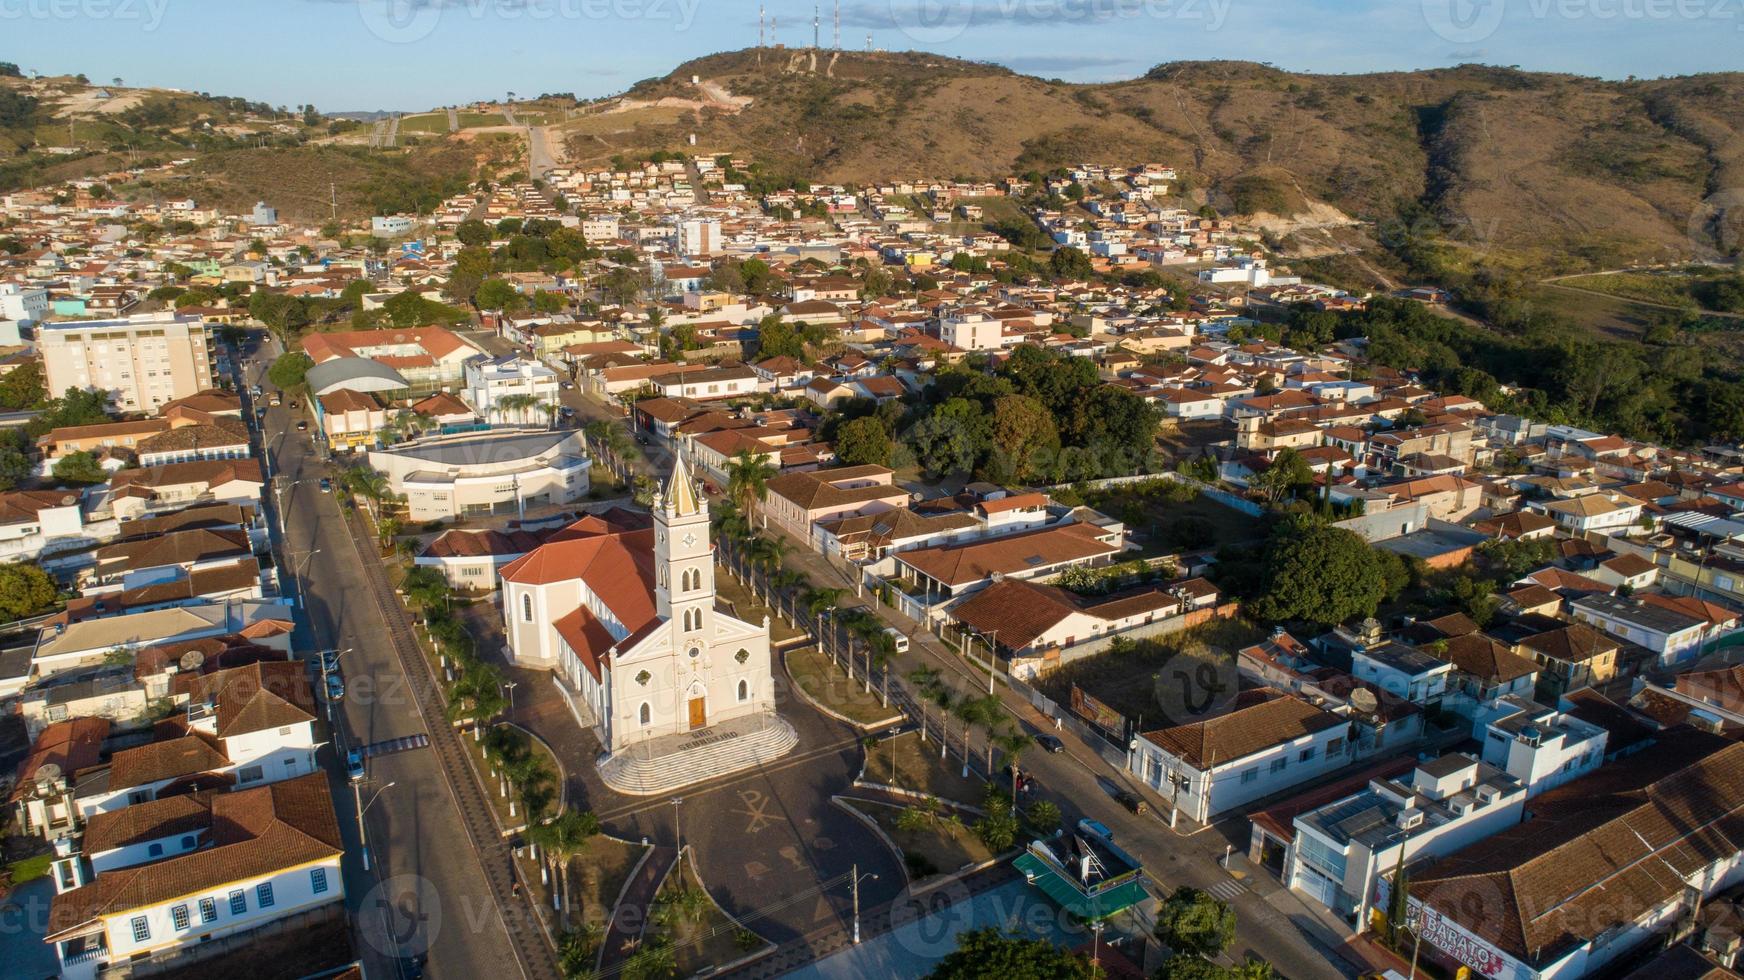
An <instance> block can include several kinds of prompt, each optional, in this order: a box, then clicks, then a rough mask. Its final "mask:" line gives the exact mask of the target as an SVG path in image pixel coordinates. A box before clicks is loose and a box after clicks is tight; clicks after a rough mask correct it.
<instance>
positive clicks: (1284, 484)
mask: <svg viewBox="0 0 1744 980" xmlns="http://www.w3.org/2000/svg"><path fill="white" fill-rule="evenodd" d="M1313 483H1314V470H1313V468H1311V467H1310V466H1309V465H1308V461H1307V460H1305V459H1303V458H1302V455H1301V454H1300V453H1298V452H1296V450H1294V449H1290V448H1288V447H1286V448H1284V449H1281V450H1279V451H1278V455H1276V456H1274V457H1272V465H1270V466H1268V467H1266V468H1265V471H1264V472H1262V473H1260V474H1259V475H1258V476H1255V477H1254V478H1253V480H1252V482H1251V486H1252V487H1253V489H1255V490H1258V491H1259V492H1260V493H1262V494H1264V495H1265V498H1266V500H1268V501H1270V502H1271V503H1273V504H1276V503H1278V502H1279V501H1281V500H1283V499H1284V498H1286V497H1290V496H1293V495H1294V494H1295V493H1296V491H1297V489H1298V488H1300V487H1305V486H1312V485H1313Z"/></svg>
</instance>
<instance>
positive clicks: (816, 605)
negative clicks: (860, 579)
mask: <svg viewBox="0 0 1744 980" xmlns="http://www.w3.org/2000/svg"><path fill="white" fill-rule="evenodd" d="M847 592H848V590H847V589H837V588H830V587H827V586H826V587H824V588H821V589H810V590H808V591H807V592H806V593H805V595H804V596H803V597H802V598H803V600H804V602H805V608H806V610H807V611H808V612H810V613H811V618H812V628H813V629H814V630H815V632H816V635H817V638H818V642H819V643H820V644H822V645H823V647H824V652H826V653H828V654H829V655H830V660H831V661H832V662H834V663H835V664H836V666H838V667H840V666H841V662H840V661H839V660H836V655H835V652H834V651H833V649H832V646H833V644H831V643H830V641H829V637H828V636H827V635H826V634H825V633H824V626H823V616H824V613H825V612H826V611H828V610H830V609H834V608H835V607H836V604H837V603H838V602H841V601H842V596H844V595H846V594H847Z"/></svg>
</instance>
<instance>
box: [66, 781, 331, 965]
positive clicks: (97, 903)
mask: <svg viewBox="0 0 1744 980" xmlns="http://www.w3.org/2000/svg"><path fill="white" fill-rule="evenodd" d="M327 786H328V784H327V777H326V776H325V775H321V774H312V775H308V776H304V777H302V778H299V779H292V780H287V781H285V782H280V783H274V784H272V785H268V786H259V787H252V788H246V789H236V790H232V791H230V792H218V793H199V794H194V795H193V796H178V797H171V798H168V799H164V800H160V801H157V802H153V803H144V804H141V805H140V808H139V809H137V810H135V808H134V807H128V808H127V810H124V811H121V812H119V813H116V814H112V815H105V816H104V818H103V819H94V826H92V827H91V828H89V829H88V831H87V834H86V840H85V846H86V848H87V849H100V850H97V851H96V852H95V853H97V854H99V855H101V856H102V858H103V864H104V867H105V870H102V871H90V870H87V869H86V867H85V866H84V863H83V861H82V859H81V858H80V857H79V856H73V857H69V858H64V859H62V860H61V861H58V862H57V866H56V867H55V868H54V869H53V871H52V872H51V877H52V879H53V880H54V882H55V886H56V894H55V896H54V900H53V904H52V905H51V907H50V910H49V915H48V923H47V936H46V939H47V941H48V942H49V943H50V944H51V945H53V947H54V949H55V953H56V955H57V957H58V958H59V960H60V964H61V976H62V977H66V978H69V980H90V978H94V977H96V976H98V975H99V974H100V973H101V972H103V971H104V970H106V969H108V968H110V967H111V966H113V965H128V964H133V965H135V966H136V967H137V965H138V964H139V962H140V961H141V960H147V959H150V958H152V957H154V956H160V955H164V954H168V953H171V952H172V951H174V950H176V949H177V948H180V947H183V946H188V945H193V944H195V943H200V942H207V941H211V940H213V939H217V938H220V937H222V936H226V935H234V934H236V933H241V932H245V931H247V930H250V929H254V928H256V927H258V926H261V925H264V924H266V923H268V922H272V921H274V920H277V919H281V918H284V917H286V916H292V915H297V914H300V913H303V912H306V911H309V910H311V909H315V908H318V907H321V906H325V905H328V904H332V903H337V902H342V901H343V900H344V898H345V881H344V877H343V875H342V874H341V873H340V859H341V857H342V856H343V854H344V851H345V842H344V840H343V839H342V838H341V836H340V834H339V822H338V819H337V817H336V815H335V814H334V810H333V800H332V797H331V795H330V794H329V792H328V788H327ZM87 853H90V852H89V851H88V852H87ZM154 854H160V855H162V856H161V857H155V856H154Z"/></svg>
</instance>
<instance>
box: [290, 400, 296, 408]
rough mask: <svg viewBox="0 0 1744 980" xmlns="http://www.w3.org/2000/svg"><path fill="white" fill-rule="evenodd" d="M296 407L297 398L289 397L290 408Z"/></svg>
mask: <svg viewBox="0 0 1744 980" xmlns="http://www.w3.org/2000/svg"><path fill="white" fill-rule="evenodd" d="M296 407H297V400H296V399H295V398H293V399H291V408H292V409H293V410H294V409H296Z"/></svg>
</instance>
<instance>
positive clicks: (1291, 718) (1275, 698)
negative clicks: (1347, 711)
mask: <svg viewBox="0 0 1744 980" xmlns="http://www.w3.org/2000/svg"><path fill="white" fill-rule="evenodd" d="M1349 735H1350V723H1349V722H1348V721H1347V720H1346V719H1344V718H1343V717H1341V716H1339V715H1337V714H1335V713H1333V712H1331V711H1327V710H1326V709H1324V708H1320V707H1317V706H1315V705H1313V704H1310V703H1309V702H1307V701H1305V700H1303V699H1302V698H1299V697H1296V696H1295V695H1291V694H1285V693H1284V692H1282V691H1278V690H1275V689H1272V688H1256V689H1253V690H1248V691H1243V692H1241V693H1240V694H1238V695H1237V696H1236V698H1235V700H1234V701H1233V703H1231V704H1230V706H1229V710H1228V711H1226V712H1224V713H1222V714H1219V715H1216V716H1215V717H1211V718H1206V719H1203V720H1198V721H1190V722H1187V723H1185V724H1180V725H1176V726H1174V727H1170V728H1162V729H1158V730H1155V731H1149V732H1145V733H1143V734H1142V735H1141V736H1140V737H1139V738H1137V739H1135V740H1134V743H1133V747H1132V748H1131V750H1130V751H1129V753H1128V755H1127V765H1126V768H1127V771H1128V772H1130V773H1132V774H1133V775H1134V776H1136V777H1138V778H1139V779H1140V780H1141V781H1142V782H1143V783H1144V784H1145V785H1146V786H1148V787H1150V788H1151V789H1153V790H1155V791H1157V792H1158V793H1160V794H1161V795H1162V796H1163V797H1164V798H1165V799H1167V800H1168V801H1169V802H1170V803H1171V804H1172V805H1173V806H1174V808H1175V809H1176V810H1177V811H1178V812H1179V813H1182V814H1185V815H1186V816H1188V817H1191V818H1192V819H1194V820H1196V821H1198V822H1200V823H1209V822H1210V821H1211V819H1212V818H1213V817H1215V816H1217V815H1218V814H1220V813H1225V812H1227V811H1229V810H1232V809H1234V808H1236V807H1239V806H1241V805H1243V804H1246V803H1250V802H1252V801H1254V800H1257V799H1260V798H1262V797H1266V796H1270V795H1272V794H1274V793H1278V792H1281V791H1283V790H1286V789H1289V788H1290V787H1292V786H1298V785H1300V784H1302V783H1304V782H1307V781H1309V780H1312V779H1318V778H1320V777H1322V776H1324V775H1326V774H1327V773H1330V772H1333V771H1335V770H1337V769H1338V768H1340V767H1342V766H1343V765H1345V764H1346V762H1347V761H1348V759H1347V744H1346V742H1347V739H1348V738H1349Z"/></svg>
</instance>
